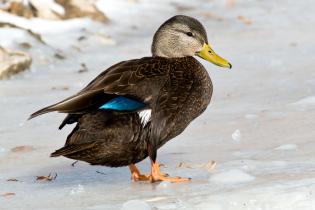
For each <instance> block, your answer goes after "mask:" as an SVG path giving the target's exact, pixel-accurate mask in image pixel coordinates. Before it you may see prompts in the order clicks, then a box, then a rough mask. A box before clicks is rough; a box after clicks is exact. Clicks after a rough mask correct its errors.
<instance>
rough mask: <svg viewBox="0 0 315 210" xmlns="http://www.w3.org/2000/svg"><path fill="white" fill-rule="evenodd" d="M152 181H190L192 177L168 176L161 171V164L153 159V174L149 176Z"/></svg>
mask: <svg viewBox="0 0 315 210" xmlns="http://www.w3.org/2000/svg"><path fill="white" fill-rule="evenodd" d="M149 178H150V180H151V182H156V181H169V182H174V183H175V182H187V181H190V178H181V177H168V175H166V174H163V173H162V172H161V171H160V166H159V164H158V163H157V162H156V161H155V162H153V161H151V174H150V176H149Z"/></svg>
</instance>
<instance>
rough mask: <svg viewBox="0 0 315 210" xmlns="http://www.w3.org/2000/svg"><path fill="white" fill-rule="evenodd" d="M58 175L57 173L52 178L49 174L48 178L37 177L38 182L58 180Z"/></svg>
mask: <svg viewBox="0 0 315 210" xmlns="http://www.w3.org/2000/svg"><path fill="white" fill-rule="evenodd" d="M57 176H58V174H57V173H55V176H52V175H51V173H49V174H48V176H36V181H48V182H50V181H53V180H55V179H56V178H57Z"/></svg>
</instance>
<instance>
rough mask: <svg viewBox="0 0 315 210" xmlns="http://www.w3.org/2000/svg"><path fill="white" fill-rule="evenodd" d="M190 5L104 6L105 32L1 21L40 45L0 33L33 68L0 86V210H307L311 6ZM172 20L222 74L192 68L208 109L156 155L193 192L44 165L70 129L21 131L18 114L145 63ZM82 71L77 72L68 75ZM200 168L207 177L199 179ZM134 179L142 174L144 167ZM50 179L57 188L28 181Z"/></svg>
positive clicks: (310, 192) (310, 201) (311, 147)
mask: <svg viewBox="0 0 315 210" xmlns="http://www.w3.org/2000/svg"><path fill="white" fill-rule="evenodd" d="M192 2H193V3H189V1H183V2H180V1H178V0H174V1H166V0H162V1H154V2H153V1H149V0H137V1H124V0H120V1H114V0H113V1H107V0H103V1H100V2H99V4H98V6H99V8H101V9H102V10H103V11H104V12H105V14H106V15H107V16H108V17H109V18H110V20H111V22H110V23H109V24H106V25H102V24H100V23H96V22H93V21H91V20H89V19H77V20H70V21H64V22H54V21H47V20H45V21H44V20H25V19H21V18H13V17H8V16H6V15H4V14H2V13H1V14H0V20H6V21H13V22H14V23H16V24H22V25H23V26H26V27H29V28H31V29H32V30H34V31H35V32H38V33H40V34H41V35H42V36H43V39H44V41H45V42H46V43H47V44H48V45H49V46H45V45H43V44H41V43H39V42H38V41H37V40H35V39H34V38H33V37H31V36H29V35H28V34H27V33H25V32H24V31H22V30H19V29H10V28H1V29H0V45H2V46H4V47H9V48H13V49H20V45H19V44H20V43H22V42H28V43H30V44H31V45H32V46H33V47H32V48H31V49H30V50H29V53H30V54H31V55H32V57H33V60H34V62H33V65H32V69H31V70H30V71H26V72H24V73H22V74H19V75H17V76H15V77H13V78H11V79H10V80H7V81H1V82H0V107H1V114H0V116H1V120H0V195H1V196H0V209H1V210H2V209H32V210H34V209H36V210H37V209H38V210H42V209H49V210H53V209H56V210H57V209H69V210H72V209H86V210H105V209H124V210H130V209H137V210H141V209H143V210H147V209H152V210H153V209H194V210H195V209H198V210H209V209H210V210H235V209H237V210H284V209H285V210H290V209H292V210H310V209H314V208H315V123H314V118H315V99H314V98H315V71H314V54H315V41H314V37H315V29H314V27H313V26H314V25H315V16H314V11H315V4H314V2H313V1H312V0H303V1H285V0H279V1H259V0H252V1H249V0H236V1H235V4H234V5H232V4H231V3H230V4H228V5H227V4H225V3H224V1H221V0H212V1H204V0H195V1H192ZM226 2H232V1H226ZM175 14H188V15H191V16H193V17H197V18H198V19H199V20H200V21H201V22H202V23H203V24H204V26H205V27H206V29H207V31H208V38H209V41H210V43H212V46H213V48H214V50H216V52H217V53H218V54H220V55H222V56H223V57H225V58H227V59H229V61H230V62H231V63H232V64H233V69H232V70H231V71H224V70H223V71H222V69H220V68H218V67H215V66H213V65H211V64H208V63H205V62H203V63H204V65H205V66H206V68H207V69H208V70H209V74H210V75H211V78H212V80H213V83H214V96H213V99H212V103H211V105H210V107H209V108H208V109H207V110H206V112H205V113H204V114H203V115H202V116H201V117H199V118H198V119H197V120H195V121H194V122H193V123H192V124H191V125H190V126H189V127H188V129H186V131H185V132H184V133H183V134H182V135H180V136H178V137H177V138H176V139H174V140H172V141H170V142H169V143H168V144H166V145H165V146H164V147H163V148H162V149H161V150H159V153H158V160H159V162H160V163H163V164H164V167H162V169H163V170H164V171H165V172H167V173H169V174H171V175H180V176H187V177H191V178H192V181H191V182H189V183H184V184H171V183H167V182H162V183H154V184H149V183H133V182H131V181H130V174H129V171H128V168H126V167H125V168H106V167H100V166H90V165H88V164H86V163H83V162H78V163H77V164H75V165H74V167H73V166H71V163H73V161H72V160H70V159H66V158H49V154H50V153H51V152H53V151H54V150H55V149H57V148H59V147H61V146H62V145H63V144H64V141H65V138H66V136H67V134H68V133H69V132H70V130H71V129H72V128H71V126H68V128H66V129H64V130H62V131H58V129H57V127H58V125H59V123H60V121H61V120H62V118H63V116H64V115H62V114H56V113H54V114H48V115H45V116H43V117H39V118H36V119H34V120H32V121H26V119H27V117H28V116H29V114H31V113H32V112H33V111H35V110H37V109H38V108H41V107H43V106H45V105H49V104H51V103H54V102H56V101H59V100H60V99H63V98H64V97H66V96H69V95H71V94H73V93H75V92H77V91H78V90H80V89H81V88H82V87H83V86H84V85H85V84H87V83H88V82H89V81H90V80H91V79H92V78H94V77H95V76H96V75H97V74H98V73H100V72H101V71H102V70H103V69H105V68H107V67H109V66H110V65H112V64H114V63H116V62H118V61H121V60H127V59H131V58H138V57H143V56H147V55H150V44H151V39H152V36H153V33H154V31H155V30H156V29H157V28H158V26H159V25H160V24H161V23H162V22H163V21H165V20H166V19H167V18H169V17H171V16H173V15H175ZM80 37H81V38H80ZM82 37H84V38H82ZM56 52H58V53H61V54H62V55H64V56H65V57H66V59H63V60H61V59H58V58H56V57H54V54H55V53H56ZM82 63H84V64H85V65H86V66H87V68H88V71H85V72H82V71H81V73H79V70H80V69H82V66H81V64H82ZM21 146H23V147H21ZM211 160H215V161H216V163H217V165H216V167H215V168H214V169H212V170H209V168H208V167H207V163H208V162H209V161H211ZM181 163H182V164H181ZM179 165H180V166H181V167H178V166H179ZM139 167H140V169H141V170H142V171H143V172H146V171H148V170H149V161H148V160H145V161H143V162H142V163H141V164H139ZM49 173H51V175H52V176H54V175H55V173H57V174H58V176H57V177H56V179H55V180H53V181H50V182H49V181H45V180H42V181H36V177H37V176H47V175H48V174H49ZM8 179H16V180H18V181H7V180H8ZM5 193H15V195H10V194H5ZM5 195H6V196H5Z"/></svg>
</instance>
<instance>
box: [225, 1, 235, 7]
mask: <svg viewBox="0 0 315 210" xmlns="http://www.w3.org/2000/svg"><path fill="white" fill-rule="evenodd" d="M225 6H227V7H234V6H235V0H225Z"/></svg>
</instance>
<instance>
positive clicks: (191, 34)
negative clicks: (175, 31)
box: [186, 32, 194, 36]
mask: <svg viewBox="0 0 315 210" xmlns="http://www.w3.org/2000/svg"><path fill="white" fill-rule="evenodd" d="M186 35H187V36H194V35H193V33H191V32H187V33H186Z"/></svg>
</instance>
